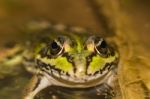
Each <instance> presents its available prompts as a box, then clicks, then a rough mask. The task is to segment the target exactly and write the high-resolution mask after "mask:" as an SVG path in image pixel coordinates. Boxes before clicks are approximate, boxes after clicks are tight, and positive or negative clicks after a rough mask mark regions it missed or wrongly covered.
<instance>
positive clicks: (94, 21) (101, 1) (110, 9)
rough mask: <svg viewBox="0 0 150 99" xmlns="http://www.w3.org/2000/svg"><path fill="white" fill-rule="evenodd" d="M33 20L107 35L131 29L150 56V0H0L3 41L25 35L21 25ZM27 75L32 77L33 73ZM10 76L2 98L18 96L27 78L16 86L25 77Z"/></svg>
mask: <svg viewBox="0 0 150 99" xmlns="http://www.w3.org/2000/svg"><path fill="white" fill-rule="evenodd" d="M32 20H48V21H51V22H54V23H61V24H67V25H70V26H71V25H73V26H80V27H84V28H89V29H91V30H92V31H94V32H98V33H99V32H101V33H104V34H106V35H107V36H110V35H116V34H117V33H118V35H124V36H126V34H127V35H130V33H131V32H128V31H130V30H132V34H131V37H132V38H133V39H138V42H139V43H140V48H142V49H139V51H137V50H136V52H137V53H138V55H140V56H144V57H149V50H150V44H149V42H150V38H149V37H150V0H113V1H112V0H0V44H3V43H4V42H7V41H8V40H13V39H17V37H19V36H23V33H22V32H20V29H22V27H24V25H26V24H27V23H28V22H30V21H32ZM117 30H119V32H117ZM127 38H128V37H127ZM129 42H130V41H129ZM137 53H135V54H137ZM135 56H136V55H135ZM148 61H149V60H147V62H146V63H147V64H148V65H149V62H148ZM148 68H149V67H148ZM23 76H24V75H23ZM25 76H27V79H28V78H30V75H25ZM8 78H9V80H8V79H4V78H3V79H0V89H1V90H3V91H0V98H1V99H19V96H16V95H14V94H16V92H20V90H22V88H23V86H24V85H25V84H26V81H24V82H22V84H21V85H20V86H19V85H18V86H15V88H14V90H13V87H14V85H15V84H17V83H18V82H19V81H20V82H21V80H22V79H23V78H17V80H16V78H11V77H8ZM10 79H11V80H10ZM12 80H14V83H13V84H12V85H11V84H10V83H8V82H10V81H12ZM147 82H149V81H147ZM149 84H150V83H149ZM3 85H5V86H3ZM9 87H11V89H9ZM17 88H18V90H17V91H16V90H15V89H17ZM6 93H10V94H9V95H8V94H6ZM10 97H12V98H10Z"/></svg>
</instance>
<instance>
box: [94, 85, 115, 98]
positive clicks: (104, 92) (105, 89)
mask: <svg viewBox="0 0 150 99" xmlns="http://www.w3.org/2000/svg"><path fill="white" fill-rule="evenodd" d="M96 91H97V94H98V95H99V96H104V99H112V97H114V96H115V92H114V90H113V89H112V87H111V86H109V85H108V84H106V83H103V84H101V85H99V86H97V87H96Z"/></svg>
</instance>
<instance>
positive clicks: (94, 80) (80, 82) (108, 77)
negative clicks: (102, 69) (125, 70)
mask: <svg viewBox="0 0 150 99" xmlns="http://www.w3.org/2000/svg"><path fill="white" fill-rule="evenodd" d="M46 75H47V74H46ZM114 75H115V73H114V71H111V70H110V71H108V72H106V73H104V74H103V75H99V76H97V77H93V76H87V77H85V78H82V79H81V78H70V77H66V78H60V77H58V76H56V75H52V76H49V75H47V78H48V79H49V80H50V82H51V83H52V85H54V86H64V87H69V88H89V87H93V86H96V85H99V84H103V83H110V84H111V83H113V81H114V80H113V79H114V77H115V76H114ZM87 79H90V80H87Z"/></svg>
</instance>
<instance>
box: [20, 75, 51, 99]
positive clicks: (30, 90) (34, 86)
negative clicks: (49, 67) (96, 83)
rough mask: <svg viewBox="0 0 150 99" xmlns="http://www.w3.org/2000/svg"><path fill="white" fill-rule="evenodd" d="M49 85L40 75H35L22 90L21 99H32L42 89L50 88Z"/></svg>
mask: <svg viewBox="0 0 150 99" xmlns="http://www.w3.org/2000/svg"><path fill="white" fill-rule="evenodd" d="M50 85H51V83H50V82H49V81H48V79H47V78H46V77H45V76H43V75H42V74H39V75H35V76H34V77H33V78H32V79H31V81H30V83H29V85H28V86H27V88H26V89H25V90H24V93H23V99H34V96H35V95H36V94H37V93H38V92H40V91H41V90H42V89H44V88H46V87H48V86H50Z"/></svg>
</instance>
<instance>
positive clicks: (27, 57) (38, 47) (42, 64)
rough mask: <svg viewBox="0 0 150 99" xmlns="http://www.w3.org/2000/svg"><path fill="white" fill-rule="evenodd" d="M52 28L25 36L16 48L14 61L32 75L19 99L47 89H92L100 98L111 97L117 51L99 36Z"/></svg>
mask: <svg viewBox="0 0 150 99" xmlns="http://www.w3.org/2000/svg"><path fill="white" fill-rule="evenodd" d="M39 26H40V27H41V24H38V25H37V24H36V25H35V26H34V24H32V28H34V29H33V30H36V29H37V27H38V31H39ZM42 26H43V25H42ZM48 26H49V25H48ZM54 27H55V29H53V28H54ZM54 27H53V28H51V26H50V27H48V28H45V27H44V29H43V27H42V29H40V32H38V33H32V34H30V35H28V36H27V37H26V39H28V40H27V42H23V43H21V44H18V45H16V46H17V47H18V46H19V48H20V50H19V52H21V57H20V59H19V60H18V61H20V62H22V63H23V65H25V69H26V70H27V71H29V72H32V73H33V77H32V78H31V81H29V83H28V84H27V86H26V87H25V89H24V90H23V96H22V99H34V98H35V96H36V95H37V94H38V93H39V92H41V91H42V90H44V89H45V88H47V87H51V86H57V87H64V88H70V89H77V90H78V89H81V90H82V89H85V90H86V89H89V88H93V89H94V90H95V92H96V93H98V94H99V97H101V96H104V97H103V99H112V98H113V97H115V95H116V94H117V93H116V91H115V87H116V86H115V83H116V82H117V68H118V62H119V52H118V51H117V49H116V48H115V47H114V46H112V45H111V44H109V43H108V42H107V41H106V40H105V38H103V37H102V36H101V35H100V34H99V33H86V32H87V31H86V32H83V31H82V29H79V28H73V29H70V27H69V28H68V27H67V28H65V29H64V27H63V26H62V25H55V26H54ZM62 27H63V29H62ZM61 29H62V30H63V31H62V30H61ZM69 29H70V30H69ZM34 32H35V31H34ZM23 41H24V40H23ZM16 46H15V48H16ZM16 52H18V50H17V51H16ZM19 55H20V53H19Z"/></svg>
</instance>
